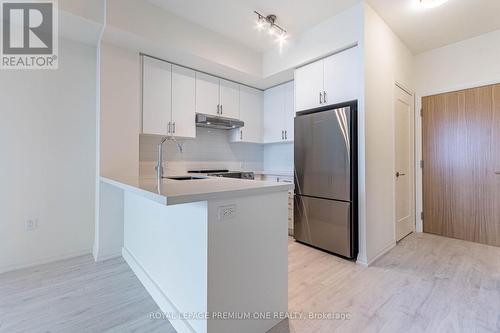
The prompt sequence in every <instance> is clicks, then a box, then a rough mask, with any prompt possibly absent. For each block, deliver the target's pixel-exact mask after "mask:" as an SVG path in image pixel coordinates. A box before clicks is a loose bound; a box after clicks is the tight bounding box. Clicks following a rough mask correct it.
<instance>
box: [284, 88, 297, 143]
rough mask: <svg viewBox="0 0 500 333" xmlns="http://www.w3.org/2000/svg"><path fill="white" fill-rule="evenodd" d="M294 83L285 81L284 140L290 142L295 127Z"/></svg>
mask: <svg viewBox="0 0 500 333" xmlns="http://www.w3.org/2000/svg"><path fill="white" fill-rule="evenodd" d="M294 88H295V84H294V82H293V81H291V82H288V83H285V85H284V94H285V118H284V121H285V125H284V130H285V141H288V142H292V141H293V135H294V127H295V103H294V101H295V98H294Z"/></svg>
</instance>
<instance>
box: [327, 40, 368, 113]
mask: <svg viewBox="0 0 500 333" xmlns="http://www.w3.org/2000/svg"><path fill="white" fill-rule="evenodd" d="M358 59H359V56H358V47H353V48H350V49H348V50H345V51H344V52H340V53H337V54H334V55H332V56H330V57H328V58H325V60H324V67H325V79H324V82H325V89H324V90H325V94H326V96H324V97H325V99H326V101H325V104H327V105H330V104H337V103H343V102H348V101H352V100H356V99H358V98H359V84H360V80H359V67H360V66H359V61H358Z"/></svg>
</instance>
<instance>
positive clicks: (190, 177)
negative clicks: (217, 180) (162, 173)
mask: <svg viewBox="0 0 500 333" xmlns="http://www.w3.org/2000/svg"><path fill="white" fill-rule="evenodd" d="M207 178H208V177H196V176H176V177H167V179H173V180H198V179H207Z"/></svg>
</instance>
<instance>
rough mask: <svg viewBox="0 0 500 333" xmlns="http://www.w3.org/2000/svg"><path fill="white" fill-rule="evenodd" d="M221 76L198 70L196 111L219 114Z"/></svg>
mask: <svg viewBox="0 0 500 333" xmlns="http://www.w3.org/2000/svg"><path fill="white" fill-rule="evenodd" d="M218 105H219V78H217V77H215V76H212V75H208V74H204V73H200V72H196V112H198V113H204V114H210V115H214V116H218V115H219V114H218V110H219V109H218V107H217V106H218Z"/></svg>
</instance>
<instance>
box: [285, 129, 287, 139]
mask: <svg viewBox="0 0 500 333" xmlns="http://www.w3.org/2000/svg"><path fill="white" fill-rule="evenodd" d="M287 134H288V133H287V130H285V140H287V139H288V138H287Z"/></svg>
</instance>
